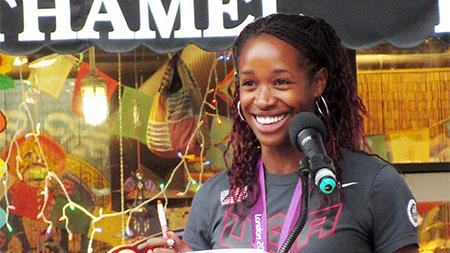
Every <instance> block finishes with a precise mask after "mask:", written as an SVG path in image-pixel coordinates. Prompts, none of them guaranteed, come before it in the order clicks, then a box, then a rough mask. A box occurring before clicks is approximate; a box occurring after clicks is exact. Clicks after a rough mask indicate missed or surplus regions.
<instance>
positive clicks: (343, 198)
mask: <svg viewBox="0 0 450 253" xmlns="http://www.w3.org/2000/svg"><path fill="white" fill-rule="evenodd" d="M233 57H234V62H235V67H236V71H237V73H236V81H237V82H236V84H237V88H236V90H235V93H234V103H233V107H232V110H233V114H232V117H233V121H234V122H233V129H232V132H231V139H230V143H229V145H230V146H231V148H232V149H233V162H232V164H231V166H230V167H229V169H228V170H227V171H226V172H223V173H219V174H218V175H217V176H215V177H214V178H212V179H210V180H209V181H207V182H206V183H205V184H204V185H203V186H202V188H200V190H199V191H198V192H197V194H196V195H195V197H194V200H193V202H192V208H191V211H190V215H189V220H188V222H187V225H186V227H185V233H184V237H183V239H184V241H181V240H179V238H177V237H176V236H171V239H174V240H175V241H176V243H175V245H174V247H173V249H172V250H173V251H187V250H192V249H193V250H205V249H217V248H250V247H253V248H255V249H262V250H264V251H265V252H285V251H284V250H285V246H284V242H285V241H291V240H290V239H289V240H288V239H287V238H291V235H290V234H289V231H291V229H292V228H293V227H294V226H295V227H297V225H298V223H295V221H296V220H297V219H298V217H303V215H302V214H304V215H305V216H306V217H307V218H306V221H305V223H304V226H303V228H304V229H303V230H301V231H300V233H299V235H298V237H295V238H294V240H292V242H293V244H292V248H290V252H293V253H298V252H302V253H315V252H328V253H329V252H331V253H338V252H339V253H340V252H352V253H353V252H356V253H367V252H377V253H378V252H385V253H392V252H396V253H399V252H408V253H413V252H418V245H417V220H416V217H417V215H416V208H415V207H416V202H415V200H414V197H413V195H412V194H411V192H410V190H409V189H408V187H407V185H406V183H405V182H404V180H403V178H402V177H401V176H400V175H399V174H398V173H397V172H396V170H395V169H394V168H393V167H392V166H391V165H389V164H388V163H386V162H385V161H383V160H381V159H379V158H377V157H376V156H373V155H371V154H370V153H368V151H367V150H368V149H367V147H366V144H365V143H366V141H365V138H366V137H365V134H364V130H363V116H364V115H365V113H366V111H365V108H364V106H363V104H362V102H361V99H360V98H359V97H358V95H357V92H356V84H355V81H354V78H353V77H352V73H351V69H350V66H349V61H348V59H347V55H346V51H345V49H344V47H343V45H342V42H341V40H340V38H339V37H338V36H337V35H336V32H335V31H334V29H333V28H332V27H331V26H330V25H329V24H328V23H327V22H325V20H323V19H320V18H316V17H310V16H304V15H289V14H274V15H269V16H268V17H264V18H260V19H257V20H256V21H255V22H253V23H251V24H249V25H248V26H246V28H244V30H243V31H242V32H241V33H240V35H239V36H238V38H237V39H236V42H235V44H234V47H233ZM301 112H308V113H310V114H312V113H314V114H316V115H313V116H314V118H320V119H318V121H319V122H320V121H321V120H322V121H323V123H324V125H325V128H326V132H327V134H326V135H327V136H329V137H328V139H327V140H326V143H325V149H326V153H327V154H328V155H329V157H330V158H331V159H332V161H333V164H334V167H336V174H337V181H338V184H337V187H336V190H335V191H333V192H328V193H322V192H321V191H320V189H319V187H315V186H313V185H314V184H313V182H306V181H305V180H310V179H308V178H306V177H303V176H300V174H301V173H299V171H298V170H299V167H301V169H302V171H304V170H305V169H306V170H308V169H309V170H311V168H309V167H313V162H314V161H315V160H314V159H322V158H321V157H318V156H316V157H306V154H304V153H302V152H301V151H299V150H297V149H295V148H294V147H293V146H292V145H291V144H290V141H289V134H288V132H289V124H292V123H293V122H294V123H295V121H294V120H293V118H294V115H297V114H299V113H301ZM305 162H306V163H305ZM308 163H309V164H310V166H309V164H308ZM299 164H300V165H299ZM305 164H306V165H305ZM302 185H304V186H305V187H302ZM308 185H309V186H310V187H309V188H308ZM307 189H308V190H309V191H310V192H305V191H306V190H307ZM302 194H304V195H305V196H307V197H306V198H305V199H309V201H306V202H304V201H302V202H301V203H300V199H302V197H301V196H302ZM325 194H326V195H325ZM287 196H288V197H287ZM291 196H292V197H291ZM306 204H307V205H306ZM305 207H307V210H306V211H305V210H304V208H305ZM205 214H206V215H205ZM301 221H303V220H301ZM288 234H289V235H288ZM147 244H148V246H150V247H152V248H159V247H166V246H165V245H164V240H161V241H159V242H156V241H149V242H148V243H147ZM166 250H169V249H166ZM288 250H289V248H288Z"/></svg>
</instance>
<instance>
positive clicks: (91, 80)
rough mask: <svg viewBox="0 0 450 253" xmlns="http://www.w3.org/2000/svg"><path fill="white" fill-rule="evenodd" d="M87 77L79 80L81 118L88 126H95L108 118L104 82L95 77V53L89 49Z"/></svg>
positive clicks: (92, 49)
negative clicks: (88, 71) (82, 117)
mask: <svg viewBox="0 0 450 253" xmlns="http://www.w3.org/2000/svg"><path fill="white" fill-rule="evenodd" d="M89 65H90V73H89V76H87V77H86V78H84V79H83V80H81V99H82V107H83V116H84V119H85V120H86V122H87V123H88V124H90V125H93V126H97V125H100V124H102V123H103V122H105V121H106V118H107V117H108V97H107V91H106V83H105V81H104V80H103V79H102V78H100V77H98V76H96V75H95V52H94V48H93V47H91V48H89Z"/></svg>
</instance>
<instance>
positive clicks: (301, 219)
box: [278, 159, 310, 253]
mask: <svg viewBox="0 0 450 253" xmlns="http://www.w3.org/2000/svg"><path fill="white" fill-rule="evenodd" d="M299 173H300V178H301V179H302V200H301V201H302V206H301V210H300V215H299V216H298V219H297V222H296V223H295V225H294V227H293V228H292V230H291V232H290V233H289V234H288V236H287V237H286V240H285V241H284V243H283V245H282V246H281V248H280V250H279V251H278V253H287V252H288V251H289V250H290V249H291V247H292V244H293V243H294V241H295V239H296V238H297V236H298V235H299V234H300V232H301V231H302V229H303V227H304V226H305V224H306V220H307V218H308V198H309V191H308V183H309V173H310V168H309V162H308V160H307V159H303V160H301V161H300V164H299Z"/></svg>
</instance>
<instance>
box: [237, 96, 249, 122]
mask: <svg viewBox="0 0 450 253" xmlns="http://www.w3.org/2000/svg"><path fill="white" fill-rule="evenodd" d="M236 106H237V111H238V115H239V118H241V120H242V121H244V122H245V123H247V121H246V120H245V118H244V117H243V116H242V113H241V101H238V102H237V105H236Z"/></svg>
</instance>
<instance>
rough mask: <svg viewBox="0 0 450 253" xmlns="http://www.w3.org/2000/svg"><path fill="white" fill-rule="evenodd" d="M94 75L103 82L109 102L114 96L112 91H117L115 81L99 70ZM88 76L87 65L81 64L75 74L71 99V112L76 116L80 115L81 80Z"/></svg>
mask: <svg viewBox="0 0 450 253" xmlns="http://www.w3.org/2000/svg"><path fill="white" fill-rule="evenodd" d="M95 74H96V75H97V76H99V77H100V78H103V79H104V80H105V82H106V90H107V97H108V100H110V99H111V97H112V95H113V94H114V91H115V90H116V89H117V85H118V84H117V81H116V80H114V79H113V78H111V77H110V76H108V75H106V74H105V73H103V72H101V71H99V70H97V71H96V72H95ZM88 75H89V64H87V63H84V62H82V63H81V64H80V70H79V71H78V74H77V79H76V80H75V87H74V90H73V97H72V112H73V113H75V114H77V115H82V107H81V105H82V101H81V80H83V79H84V78H85V77H87V76H88Z"/></svg>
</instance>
